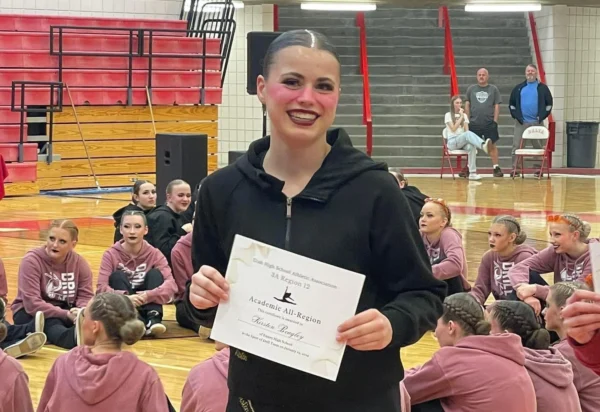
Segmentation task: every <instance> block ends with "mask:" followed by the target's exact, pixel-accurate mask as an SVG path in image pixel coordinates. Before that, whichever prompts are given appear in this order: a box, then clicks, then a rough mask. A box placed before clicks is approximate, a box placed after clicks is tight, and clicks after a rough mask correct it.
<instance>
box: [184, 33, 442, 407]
mask: <svg viewBox="0 0 600 412" xmlns="http://www.w3.org/2000/svg"><path fill="white" fill-rule="evenodd" d="M340 72H341V68H340V62H339V57H338V55H337V54H336V52H335V48H334V47H333V46H332V45H331V43H330V42H329V40H328V39H327V38H326V37H324V36H323V35H321V34H319V33H316V32H313V31H310V30H294V31H290V32H286V33H284V34H282V35H280V36H279V37H278V38H277V39H275V40H274V41H273V42H272V43H271V45H270V46H269V49H268V51H267V53H266V55H265V59H264V76H258V79H257V92H258V97H259V99H260V101H261V103H262V104H264V105H265V106H266V108H267V112H268V115H269V119H270V121H271V135H270V136H266V137H264V138H261V139H258V140H255V141H254V142H252V143H251V145H250V147H249V149H248V151H247V152H246V153H245V154H244V155H243V156H242V157H240V158H239V159H238V160H237V161H236V162H235V163H234V164H232V165H229V166H227V167H225V168H222V169H219V170H218V171H216V172H215V173H212V174H211V175H210V176H208V177H207V179H206V180H205V182H204V183H203V184H202V186H201V188H200V194H199V196H198V205H197V208H196V218H195V221H194V230H193V232H192V233H193V235H192V239H193V241H192V244H193V246H192V253H193V262H194V270H195V272H196V273H195V274H194V275H193V276H192V282H191V284H189V285H188V287H187V290H186V295H185V297H184V299H185V300H184V302H185V305H186V308H188V311H189V313H190V314H191V316H193V317H194V318H195V319H197V320H198V322H200V323H201V324H202V326H207V327H211V326H212V324H213V322H214V317H215V313H216V307H217V305H218V304H219V302H220V300H221V299H227V298H228V290H229V287H228V283H227V282H226V281H225V279H224V277H223V276H224V274H225V273H226V272H227V265H228V261H229V257H230V254H231V248H232V244H233V240H234V237H235V235H236V234H240V235H243V236H246V237H249V238H252V239H255V240H258V241H260V242H263V243H266V244H269V245H272V246H275V247H278V248H281V249H285V250H288V251H290V252H292V253H296V254H298V255H301V256H305V257H308V258H311V259H315V260H318V261H321V262H325V263H328V264H330V265H334V266H337V267H341V268H344V269H349V270H353V271H356V272H359V273H362V274H363V275H365V283H364V287H363V290H362V294H361V297H360V299H359V302H358V307H357V312H356V313H357V315H356V316H353V317H351V318H350V319H348V320H347V321H345V322H343V323H342V324H341V325H339V326H337V330H332V331H331V332H332V336H335V335H337V338H336V339H335V340H334V339H332V342H331V345H336V344H338V343H341V342H345V343H346V344H347V348H346V350H345V354H344V361H343V363H342V364H341V368H340V370H339V374H338V377H337V381H336V382H332V381H328V380H325V379H322V378H319V377H316V376H313V375H309V374H307V373H304V372H301V371H298V370H296V369H292V368H289V367H286V366H284V365H281V364H277V363H275V362H271V361H269V360H267V359H264V358H261V357H259V356H256V355H254V354H252V353H248V352H246V351H243V350H240V349H238V348H231V360H230V367H229V372H230V373H229V376H228V382H229V384H228V386H229V389H230V393H229V402H228V405H227V411H228V412H238V411H252V410H255V411H259V412H271V411H287V412H296V411H315V412H321V411H345V412H355V411H360V412H364V411H373V412H388V411H389V412H395V411H397V410H398V409H399V407H400V399H399V396H400V395H399V391H398V382H399V381H400V380H401V379H402V375H403V368H402V363H401V362H400V359H399V357H398V351H399V349H400V348H401V347H403V346H406V345H408V344H411V343H414V342H416V341H418V340H419V339H420V337H421V336H423V334H424V333H425V332H426V331H427V330H431V329H432V328H433V326H434V324H435V320H436V319H437V318H438V317H439V315H440V314H441V310H442V307H441V305H442V297H443V295H444V290H445V287H444V284H443V283H442V282H440V281H438V280H436V279H435V278H434V277H433V276H432V274H431V269H430V265H429V262H428V261H427V255H426V253H425V249H424V247H423V244H422V243H421V242H420V241H419V233H418V231H417V226H416V224H415V221H414V219H408V218H406V216H410V213H411V212H410V208H409V206H408V202H407V200H406V198H405V197H404V195H403V194H402V192H401V191H400V190H399V189H398V183H397V182H396V180H395V179H394V177H393V176H392V175H390V173H388V170H387V167H385V165H383V164H378V163H375V162H374V161H373V160H372V159H371V158H369V157H368V156H366V155H365V154H364V153H363V152H361V151H359V150H358V149H356V148H354V147H353V146H352V143H351V140H350V137H349V136H348V134H347V133H346V132H345V131H344V130H343V129H339V128H334V129H330V127H331V125H332V124H333V122H334V119H335V113H336V107H337V104H338V101H339V97H340V77H341V76H340ZM315 310H318V308H315Z"/></svg>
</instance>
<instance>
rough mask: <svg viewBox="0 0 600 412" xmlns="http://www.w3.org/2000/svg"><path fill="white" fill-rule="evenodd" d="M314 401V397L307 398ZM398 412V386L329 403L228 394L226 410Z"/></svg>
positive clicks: (245, 411)
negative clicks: (284, 402)
mask: <svg viewBox="0 0 600 412" xmlns="http://www.w3.org/2000/svg"><path fill="white" fill-rule="evenodd" d="M307 401H308V402H310V401H313V402H314V401H315V399H311V400H307ZM283 411H285V412H332V411H344V412H400V391H399V390H398V387H396V388H394V389H392V390H390V391H388V392H384V393H378V394H374V395H373V396H372V397H371V398H370V399H362V400H341V401H335V402H332V403H331V404H324V403H323V404H314V403H306V404H301V405H298V404H297V403H290V404H288V405H273V404H263V403H256V402H253V401H250V400H248V399H243V398H240V397H238V396H234V395H231V393H230V394H229V401H228V402H227V410H226V412H283Z"/></svg>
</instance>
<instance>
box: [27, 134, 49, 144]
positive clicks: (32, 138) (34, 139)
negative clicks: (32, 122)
mask: <svg viewBox="0 0 600 412" xmlns="http://www.w3.org/2000/svg"><path fill="white" fill-rule="evenodd" d="M27 141H28V142H36V143H37V142H49V141H50V138H49V137H48V136H42V135H37V136H28V137H27Z"/></svg>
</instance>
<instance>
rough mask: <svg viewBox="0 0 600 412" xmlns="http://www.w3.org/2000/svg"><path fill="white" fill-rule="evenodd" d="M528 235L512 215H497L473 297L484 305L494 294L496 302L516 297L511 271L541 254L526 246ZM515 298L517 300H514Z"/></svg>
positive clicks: (491, 227) (473, 290) (490, 232)
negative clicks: (528, 259)
mask: <svg viewBox="0 0 600 412" xmlns="http://www.w3.org/2000/svg"><path fill="white" fill-rule="evenodd" d="M526 239H527V234H526V233H525V232H524V231H523V230H522V229H521V225H520V224H519V222H518V221H517V219H515V218H514V217H512V216H509V215H502V216H496V217H495V218H494V221H493V222H492V225H491V226H490V230H489V231H488V242H489V245H490V250H488V251H487V252H485V254H484V255H483V258H482V259H481V264H480V265H479V273H478V274H477V279H476V280H475V285H474V286H473V289H472V290H471V292H469V293H471V295H473V297H475V299H477V300H478V301H479V303H480V304H482V305H483V304H484V303H485V301H486V300H487V298H488V296H489V295H490V293H491V294H492V295H493V296H494V299H496V300H505V299H508V298H509V295H511V294H512V291H513V289H512V285H511V283H510V279H509V278H508V271H509V270H510V269H511V268H512V267H513V266H514V265H515V264H517V263H519V262H522V261H523V260H525V259H527V258H528V257H530V256H533V255H535V254H536V253H537V250H535V249H534V248H532V247H531V246H527V245H524V244H523V242H525V240H526ZM513 299H514V298H513Z"/></svg>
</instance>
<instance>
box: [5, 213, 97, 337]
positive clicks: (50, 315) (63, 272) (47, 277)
mask: <svg viewBox="0 0 600 412" xmlns="http://www.w3.org/2000/svg"><path fill="white" fill-rule="evenodd" d="M78 238H79V229H77V226H76V225H75V223H73V222H72V221H70V220H55V221H54V222H52V224H51V225H50V230H49V231H48V238H47V240H46V245H45V246H41V247H39V248H36V249H33V250H32V251H30V252H28V253H27V254H26V255H25V257H24V258H23V260H22V261H21V264H20V265H19V275H18V278H19V283H18V285H19V286H18V292H17V297H16V299H15V301H14V302H13V304H12V311H13V313H14V315H13V319H14V321H15V324H27V323H29V322H31V321H32V320H33V319H34V316H35V314H36V312H37V311H41V312H43V313H44V317H45V318H46V319H45V325H44V333H45V334H46V336H47V337H48V342H50V343H52V344H54V345H56V346H60V347H61V348H65V349H72V348H74V347H75V346H76V345H77V344H78V341H79V338H80V336H79V334H78V333H77V332H76V330H77V328H76V326H77V319H78V315H79V313H80V309H81V308H84V307H85V306H86V305H87V304H88V302H89V301H90V299H91V298H92V297H93V296H94V293H93V290H92V271H91V270H90V265H89V264H88V263H87V262H86V260H85V259H84V258H83V257H81V256H80V255H78V254H77V252H75V250H74V249H75V246H76V245H77V240H78Z"/></svg>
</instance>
